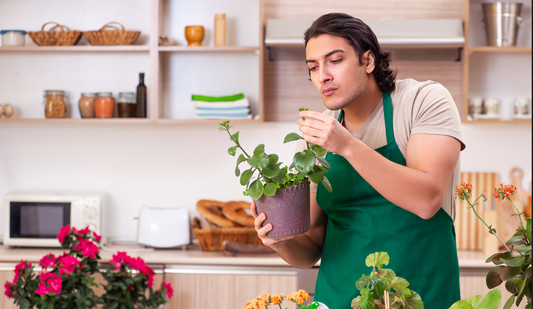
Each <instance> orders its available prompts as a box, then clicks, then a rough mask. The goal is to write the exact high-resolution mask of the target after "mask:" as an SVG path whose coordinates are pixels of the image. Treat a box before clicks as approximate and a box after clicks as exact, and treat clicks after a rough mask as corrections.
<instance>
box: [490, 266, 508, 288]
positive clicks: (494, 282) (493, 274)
mask: <svg viewBox="0 0 533 309" xmlns="http://www.w3.org/2000/svg"><path fill="white" fill-rule="evenodd" d="M504 267H505V266H496V267H494V268H492V269H491V270H489V272H488V273H487V277H486V278H485V281H486V283H487V287H488V288H489V289H492V288H495V287H497V286H498V285H500V284H502V282H503V280H502V278H501V276H500V271H501V269H502V268H504Z"/></svg>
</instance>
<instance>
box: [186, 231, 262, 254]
mask: <svg viewBox="0 0 533 309" xmlns="http://www.w3.org/2000/svg"><path fill="white" fill-rule="evenodd" d="M193 232H194V235H196V238H198V243H199V245H200V248H201V249H202V250H203V251H222V243H223V242H224V241H225V240H227V241H235V242H240V243H244V244H255V245H262V244H263V242H262V241H261V239H259V237H258V236H257V232H256V231H255V228H253V227H221V228H205V229H200V228H193Z"/></svg>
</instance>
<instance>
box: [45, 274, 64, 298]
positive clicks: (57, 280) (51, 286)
mask: <svg viewBox="0 0 533 309" xmlns="http://www.w3.org/2000/svg"><path fill="white" fill-rule="evenodd" d="M62 285H63V280H61V277H59V276H57V275H56V276H54V277H52V278H50V279H48V291H50V293H56V294H60V293H61V286H62Z"/></svg>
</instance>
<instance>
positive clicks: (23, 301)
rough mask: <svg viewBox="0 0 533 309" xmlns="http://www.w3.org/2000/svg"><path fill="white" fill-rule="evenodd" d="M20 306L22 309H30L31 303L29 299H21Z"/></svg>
mask: <svg viewBox="0 0 533 309" xmlns="http://www.w3.org/2000/svg"><path fill="white" fill-rule="evenodd" d="M19 306H20V309H27V308H30V306H31V303H30V301H29V300H28V299H26V298H21V299H20V301H19Z"/></svg>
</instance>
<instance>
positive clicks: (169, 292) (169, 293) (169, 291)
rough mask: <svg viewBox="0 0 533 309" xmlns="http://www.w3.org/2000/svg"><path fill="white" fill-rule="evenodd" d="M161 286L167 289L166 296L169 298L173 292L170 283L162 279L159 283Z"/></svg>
mask: <svg viewBox="0 0 533 309" xmlns="http://www.w3.org/2000/svg"><path fill="white" fill-rule="evenodd" d="M161 287H163V288H164V289H165V290H167V297H168V298H171V297H172V294H174V289H173V288H172V285H170V283H167V282H165V281H163V283H162V284H161Z"/></svg>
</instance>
